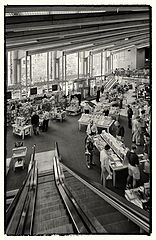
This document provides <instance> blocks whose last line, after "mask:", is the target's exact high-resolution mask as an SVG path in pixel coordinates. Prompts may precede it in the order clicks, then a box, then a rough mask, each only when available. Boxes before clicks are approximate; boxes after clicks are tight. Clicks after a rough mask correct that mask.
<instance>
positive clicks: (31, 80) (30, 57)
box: [29, 55, 33, 83]
mask: <svg viewBox="0 0 156 240" xmlns="http://www.w3.org/2000/svg"><path fill="white" fill-rule="evenodd" d="M29 59H30V82H31V83H32V82H33V79H32V55H30V56H29Z"/></svg>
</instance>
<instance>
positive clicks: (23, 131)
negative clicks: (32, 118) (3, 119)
mask: <svg viewBox="0 0 156 240" xmlns="http://www.w3.org/2000/svg"><path fill="white" fill-rule="evenodd" d="M12 127H13V134H16V135H19V136H21V137H22V139H24V137H25V136H26V135H30V136H31V134H32V126H31V125H25V126H19V125H17V124H13V125H12Z"/></svg>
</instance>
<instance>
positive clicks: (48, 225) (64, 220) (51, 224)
mask: <svg viewBox="0 0 156 240" xmlns="http://www.w3.org/2000/svg"><path fill="white" fill-rule="evenodd" d="M66 224H69V220H68V217H60V218H56V219H50V216H49V220H47V221H36V222H35V224H34V229H35V232H41V231H44V232H46V230H47V229H49V230H50V229H51V230H52V229H53V228H56V227H59V226H64V225H66Z"/></svg>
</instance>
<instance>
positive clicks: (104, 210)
mask: <svg viewBox="0 0 156 240" xmlns="http://www.w3.org/2000/svg"><path fill="white" fill-rule="evenodd" d="M104 205H105V206H104ZM91 211H92V213H93V214H94V215H95V217H98V216H101V215H104V214H109V213H114V212H116V209H115V208H114V207H112V206H111V205H109V204H108V203H106V202H105V204H102V205H101V206H98V205H96V207H94V208H92V209H91Z"/></svg>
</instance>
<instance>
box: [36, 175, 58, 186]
mask: <svg viewBox="0 0 156 240" xmlns="http://www.w3.org/2000/svg"><path fill="white" fill-rule="evenodd" d="M48 181H54V175H48V176H43V177H39V178H38V183H39V184H40V183H43V182H48Z"/></svg>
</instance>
